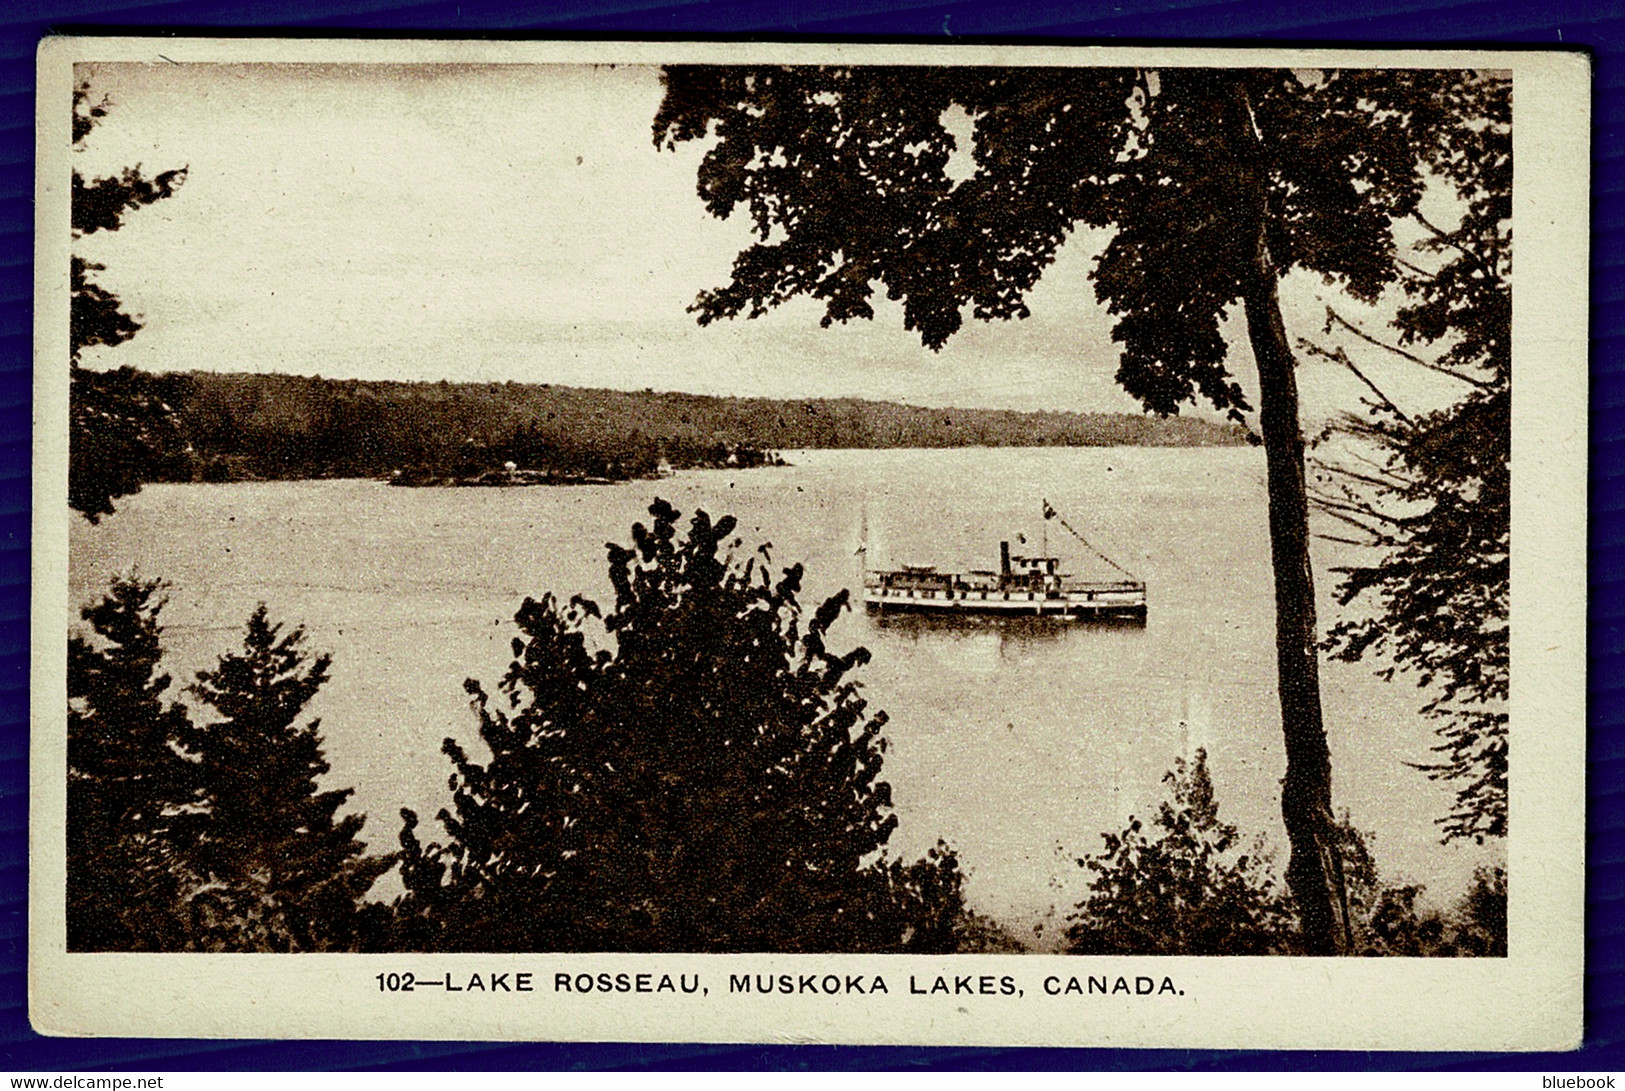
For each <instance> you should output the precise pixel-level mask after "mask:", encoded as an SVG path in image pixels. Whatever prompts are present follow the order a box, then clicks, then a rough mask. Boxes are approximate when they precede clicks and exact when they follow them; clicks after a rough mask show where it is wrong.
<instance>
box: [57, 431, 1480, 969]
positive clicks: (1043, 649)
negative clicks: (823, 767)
mask: <svg viewBox="0 0 1625 1091" xmlns="http://www.w3.org/2000/svg"><path fill="white" fill-rule="evenodd" d="M789 457H790V460H791V461H792V462H793V463H794V465H792V466H787V467H780V468H768V469H759V470H750V471H744V472H734V471H698V472H689V473H684V474H680V475H678V476H676V477H673V478H670V479H667V480H664V481H658V482H635V483H627V484H622V485H615V486H600V487H566V488H531V489H395V488H389V487H387V486H384V485H382V484H380V483H377V482H370V481H313V482H277V483H267V484H237V485H160V486H149V487H147V488H146V489H145V490H143V491H142V492H141V493H140V494H139V495H137V496H135V497H131V498H129V499H128V500H126V501H125V502H123V504H122V506H121V510H120V511H119V513H118V514H116V515H115V516H113V517H112V518H110V519H106V520H104V521H103V522H102V524H101V525H99V526H96V527H91V526H88V525H86V524H84V523H83V521H82V520H76V521H75V522H74V525H73V531H72V542H71V560H70V583H71V595H72V600H73V601H74V602H76V603H83V602H88V601H90V600H91V599H93V598H94V597H95V596H96V595H97V594H98V593H99V592H100V590H101V589H102V588H104V587H105V586H106V582H107V580H108V578H109V577H111V576H112V575H113V574H115V573H119V572H128V571H130V570H131V569H132V568H134V569H137V570H138V571H139V572H140V573H141V574H143V575H146V576H161V577H163V578H164V579H166V580H168V581H169V582H170V583H171V584H172V585H173V586H172V589H171V591H170V603H169V606H168V607H167V609H166V611H165V614H164V622H165V624H166V626H167V630H168V646H169V647H170V648H171V650H172V661H171V663H170V669H171V670H172V671H173V672H174V674H175V676H176V678H177V679H183V680H189V679H190V678H191V677H192V675H193V672H195V671H196V670H198V669H199V668H201V667H204V666H208V665H212V663H213V661H214V658H215V657H216V656H218V655H219V654H220V653H221V652H223V651H225V650H227V649H229V648H232V647H235V646H237V642H238V638H239V634H240V632H241V626H242V623H243V621H244V620H245V619H246V618H247V617H248V614H249V613H250V611H252V609H253V608H254V606H255V604H256V603H258V602H260V601H262V600H263V601H265V602H266V603H268V604H269V606H270V608H271V612H272V615H273V617H274V618H279V619H283V620H285V621H287V622H289V623H291V624H303V625H304V626H305V627H306V630H307V633H308V638H309V644H310V645H311V646H312V647H313V648H316V649H322V650H328V651H331V652H333V653H334V663H333V669H332V681H331V682H329V683H328V685H327V686H326V688H325V689H324V690H323V691H322V693H321V694H320V695H319V696H318V697H317V699H316V700H315V701H314V702H313V703H312V706H311V708H310V710H309V711H310V713H311V714H312V715H316V716H320V717H321V719H322V729H323V732H324V734H325V736H326V741H327V754H328V758H329V760H330V761H331V762H332V765H333V772H332V775H331V779H332V782H333V784H335V785H354V786H355V788H356V793H355V796H354V798H353V803H354V805H355V807H356V808H357V809H359V810H362V811H364V812H366V813H367V814H368V815H369V816H370V818H369V821H368V825H367V829H366V831H365V834H364V836H366V837H368V838H369V839H370V840H371V841H372V842H373V843H374V845H375V846H377V847H378V848H380V849H389V848H393V847H394V845H395V837H396V834H397V833H398V830H399V823H398V819H397V817H396V815H397V812H398V811H399V809H400V808H401V807H402V806H408V807H412V808H414V809H416V810H417V811H418V812H419V813H420V814H422V815H423V816H424V817H425V818H428V816H431V815H433V814H434V813H435V811H437V810H438V809H439V808H440V807H441V806H444V805H445V804H446V803H447V802H448V795H447V791H446V777H447V774H448V773H449V765H448V763H447V761H446V759H445V758H444V756H443V755H442V754H441V753H440V741H441V739H442V738H444V737H445V736H447V735H453V736H456V737H458V738H459V739H461V740H464V741H465V742H471V741H473V740H475V739H476V737H477V736H476V732H475V721H474V717H473V715H472V713H471V712H470V711H469V709H468V706H467V700H466V697H465V696H464V694H463V691H462V681H463V679H464V678H468V677H474V678H479V679H481V680H483V681H484V682H485V683H486V685H487V687H488V688H494V686H495V684H496V682H497V681H498V679H499V678H500V676H501V674H502V673H503V671H504V669H505V668H506V665H507V662H508V650H509V648H508V646H509V642H510V640H511V639H512V637H513V635H514V628H513V625H512V616H513V613H514V611H515V609H516V608H517V607H518V605H519V603H520V601H521V600H522V599H523V597H524V596H526V595H531V596H534V597H540V595H541V594H542V593H543V592H544V591H553V592H555V593H557V594H559V595H561V596H564V597H568V596H569V595H571V594H575V593H583V594H586V595H588V596H589V597H593V598H597V599H599V600H600V601H603V602H607V601H609V599H610V597H611V595H610V588H609V581H608V577H607V574H606V567H605V556H604V548H603V543H604V542H606V541H609V540H616V541H623V542H624V541H629V540H630V527H631V524H632V523H633V522H634V521H635V520H637V519H640V518H646V517H647V516H646V509H647V508H648V505H649V503H650V502H651V501H652V500H653V499H654V498H655V497H656V496H661V497H664V498H666V499H667V500H669V501H671V502H672V503H673V504H674V505H676V506H677V508H678V509H679V510H681V511H683V512H685V513H687V512H691V511H693V510H694V509H695V508H697V507H698V508H704V509H705V510H707V511H709V512H711V513H712V514H713V515H717V514H722V513H732V514H734V515H736V516H737V517H738V518H739V524H740V533H741V535H742V536H743V537H744V539H745V542H746V545H747V546H750V545H753V544H755V543H759V542H770V543H771V544H772V556H773V559H774V561H775V562H777V563H779V564H789V563H791V562H792V561H800V562H802V563H804V564H805V565H806V567H807V577H806V580H805V587H806V589H807V595H806V599H805V600H804V601H806V602H809V603H810V602H812V601H814V600H815V599H822V598H823V597H824V596H827V595H829V594H832V593H834V592H835V591H837V590H839V589H840V588H842V587H849V588H851V589H852V590H853V592H854V594H856V593H857V591H858V590H859V588H860V587H861V571H862V565H863V556H862V554H860V552H859V550H860V546H863V545H865V544H866V545H867V548H868V554H867V555H868V558H869V563H870V564H871V565H874V566H890V565H893V564H897V563H903V562H908V563H927V564H930V563H935V564H938V565H941V566H944V567H949V568H956V569H962V568H971V567H975V568H993V567H996V566H997V563H998V543H999V540H1000V538H1001V537H1008V538H1010V539H1011V542H1012V548H1013V549H1014V550H1015V551H1016V552H1021V551H1022V549H1023V547H1022V545H1021V543H1020V540H1019V539H1017V538H1016V535H1017V534H1018V533H1022V534H1025V535H1026V536H1027V539H1028V543H1029V545H1041V544H1042V543H1043V541H1044V535H1045V534H1046V533H1047V536H1048V538H1047V541H1048V545H1049V546H1050V547H1051V549H1052V551H1054V552H1058V553H1060V554H1061V555H1062V556H1063V557H1066V558H1067V559H1068V561H1069V563H1070V565H1071V567H1072V568H1073V569H1074V570H1075V571H1078V572H1080V573H1098V574H1100V575H1107V574H1109V569H1106V568H1105V567H1104V565H1102V564H1101V562H1099V561H1092V560H1090V559H1089V555H1088V553H1087V551H1085V550H1084V549H1083V547H1082V546H1081V545H1079V544H1078V543H1077V542H1076V541H1075V540H1072V539H1070V538H1068V537H1067V536H1065V532H1064V531H1062V530H1061V529H1060V528H1059V527H1058V526H1057V525H1056V524H1055V523H1053V522H1052V523H1049V524H1047V526H1046V524H1045V523H1044V521H1043V520H1042V519H1041V517H1040V514H1039V506H1040V500H1041V498H1048V499H1049V501H1050V502H1051V503H1052V504H1054V505H1055V506H1056V507H1057V508H1058V509H1060V511H1061V513H1062V514H1063V515H1064V516H1066V517H1067V518H1068V520H1069V521H1070V522H1071V523H1072V524H1073V526H1075V527H1076V528H1077V529H1078V530H1080V531H1082V532H1083V533H1084V534H1085V535H1087V536H1088V538H1089V539H1090V540H1091V541H1092V542H1093V543H1094V544H1095V545H1097V546H1099V547H1100V548H1101V549H1103V550H1104V551H1105V552H1106V553H1108V554H1110V555H1111V556H1112V557H1113V558H1114V559H1115V560H1117V561H1118V562H1119V563H1120V564H1122V565H1124V566H1125V567H1127V568H1128V569H1130V570H1132V571H1133V572H1134V573H1135V574H1136V575H1138V576H1139V577H1140V578H1142V579H1144V580H1145V581H1146V582H1147V584H1148V587H1149V597H1150V610H1149V617H1148V620H1147V623H1146V625H1145V626H1144V627H1143V628H1141V627H1121V626H1100V627H1096V626H1087V625H1078V626H1060V625H1047V624H1046V625H1038V624H1034V623H1029V624H1025V625H1023V624H1016V623H1006V624H1004V625H997V624H993V623H989V624H986V625H972V626H969V627H963V626H959V627H955V626H948V625H944V624H941V623H936V624H932V623H922V622H920V621H918V620H915V621H912V622H908V623H904V622H896V621H890V620H881V619H874V618H869V617H866V616H864V615H863V614H862V613H861V611H860V612H858V613H856V614H852V615H848V616H847V617H846V618H845V619H844V620H842V621H840V622H838V623H837V625H836V627H835V630H834V634H833V641H832V643H833V644H834V645H835V646H836V647H843V646H849V645H852V644H859V643H861V644H865V645H867V646H868V647H869V648H870V650H871V651H873V653H874V660H873V662H872V663H871V664H870V665H869V666H868V667H867V668H866V669H865V671H864V673H863V676H862V677H863V679H864V681H865V685H866V692H867V696H868V698H869V700H870V702H871V706H872V707H875V708H883V709H885V710H886V711H887V712H888V714H889V715H890V717H891V723H890V726H889V728H888V734H889V736H890V739H891V749H890V751H889V753H888V755H887V758H886V765H885V773H884V775H885V777H886V779H888V780H890V781H891V783H892V786H893V792H894V798H895V802H896V806H897V810H898V814H899V819H900V822H901V827H900V829H899V831H898V833H897V834H896V835H895V836H894V838H893V841H892V846H893V848H894V850H896V851H898V852H900V853H903V854H907V855H910V856H912V855H917V854H918V853H920V852H922V851H924V849H925V848H927V847H928V846H930V845H931V844H934V843H935V841H936V839H937V838H938V837H942V838H944V839H946V840H948V841H949V842H950V843H952V844H954V845H955V846H957V847H958V848H959V850H960V854H961V859H962V861H963V862H964V864H965V865H966V866H967V867H968V868H969V870H970V873H971V878H970V880H969V884H968V893H969V895H970V898H971V900H972V903H973V904H974V905H975V907H977V908H979V909H981V910H983V911H985V912H988V913H991V914H993V915H995V916H997V917H999V918H1000V919H1002V920H1004V921H1006V922H1007V923H1009V924H1010V925H1011V926H1012V927H1015V928H1017V929H1019V930H1021V931H1022V932H1025V933H1030V932H1031V931H1032V929H1033V928H1034V926H1038V927H1039V929H1040V933H1039V936H1040V941H1041V942H1042V940H1043V939H1044V938H1046V937H1054V936H1055V935H1056V934H1057V929H1058V928H1059V927H1061V921H1060V918H1061V917H1064V915H1065V913H1066V911H1067V908H1068V907H1070V906H1071V905H1073V904H1075V903H1076V902H1077V900H1078V899H1079V897H1080V896H1081V893H1082V890H1083V887H1082V883H1083V879H1084V873H1083V872H1082V871H1081V870H1080V869H1079V868H1078V867H1077V865H1076V863H1075V858H1076V857H1077V856H1078V855H1080V854H1081V853H1084V852H1092V851H1096V850H1098V849H1099V847H1100V837H1099V834H1100V831H1102V830H1117V829H1121V828H1122V826H1123V824H1124V822H1125V820H1126V818H1127V816H1128V815H1129V814H1130V813H1139V814H1142V815H1144V814H1146V813H1147V812H1148V811H1149V810H1151V809H1153V808H1154V806H1155V803H1156V801H1157V800H1158V799H1159V798H1160V797H1161V786H1160V783H1159V781H1160V778H1161V776H1162V774H1163V772H1164V771H1165V770H1166V769H1167V768H1168V767H1169V766H1170V764H1171V763H1172V762H1173V760H1174V759H1175V758H1176V757H1179V756H1181V755H1182V754H1188V753H1190V752H1191V751H1194V750H1195V748H1197V747H1199V746H1200V747H1206V749H1207V751H1208V754H1209V764H1210V768H1211V769H1212V772H1213V776H1214V781H1215V786H1216V789H1217V792H1218V795H1219V800H1220V813H1221V816H1223V817H1226V818H1228V819H1229V820H1230V821H1233V822H1236V823H1238V824H1240V825H1241V826H1242V828H1243V830H1244V831H1246V832H1247V833H1248V834H1249V835H1250V834H1251V833H1253V832H1257V831H1262V832H1264V833H1266V834H1267V835H1268V837H1269V839H1270V841H1271V843H1272V844H1273V845H1274V846H1275V847H1276V849H1277V851H1278V854H1279V855H1278V860H1277V862H1278V864H1280V865H1283V866H1284V862H1285V859H1284V858H1285V845H1286V839H1285V834H1284V832H1283V831H1282V829H1281V825H1280V815H1279V804H1280V797H1279V779H1280V776H1281V773H1282V771H1283V769H1284V764H1285V758H1284V754H1283V751H1282V747H1281V741H1280V719H1279V714H1278V711H1277V709H1276V705H1275V695H1274V685H1275V668H1274V644H1273V621H1272V617H1273V614H1272V598H1271V595H1272V592H1271V581H1270V570H1269V544H1268V538H1267V532H1266V529H1265V521H1264V520H1265V510H1266V509H1265V494H1264V462H1263V455H1262V453H1261V452H1260V451H1257V450H1253V449H1251V448H1223V449H1202V450H1179V449H1153V448H1082V449H1055V450H1047V449H1038V450H1013V449H1004V450H977V449H973V450H957V451H808V452H796V453H792V454H791V455H790V456H789ZM1316 548H1317V552H1318V555H1317V558H1316V560H1317V569H1318V571H1317V576H1318V578H1319V581H1320V588H1321V592H1322V604H1321V617H1322V619H1323V623H1324V620H1325V619H1327V618H1330V617H1333V616H1335V613H1334V610H1333V608H1332V606H1331V603H1330V602H1329V601H1328V600H1327V597H1326V591H1327V590H1328V589H1329V587H1330V579H1329V577H1328V576H1327V574H1326V570H1327V568H1328V567H1329V566H1330V565H1333V564H1335V563H1337V562H1338V561H1339V560H1347V559H1348V557H1347V556H1346V555H1344V556H1341V557H1340V556H1339V555H1338V554H1337V553H1336V552H1335V548H1338V547H1331V546H1328V545H1326V544H1325V543H1317V547H1316ZM1323 688H1324V692H1325V704H1326V719H1327V725H1328V732H1329V734H1330V739H1331V746H1332V753H1333V762H1334V768H1335V769H1336V771H1337V783H1336V794H1337V801H1338V805H1339V806H1340V807H1346V808H1347V809H1348V810H1349V812H1350V813H1351V816H1352V818H1353V819H1354V821H1355V822H1356V824H1358V825H1359V826H1361V827H1362V828H1365V829H1368V830H1371V831H1374V832H1375V834H1376V840H1375V849H1376V853H1377V857H1378V860H1379V862H1380V863H1381V865H1382V866H1383V868H1384V871H1385V873H1386V874H1387V875H1389V876H1390V877H1392V878H1395V879H1399V878H1404V879H1406V880H1409V881H1422V882H1426V883H1428V884H1430V885H1431V886H1432V887H1433V888H1434V889H1435V891H1436V892H1437V893H1438V894H1439V895H1441V896H1443V897H1446V898H1448V897H1453V896H1454V895H1455V894H1456V893H1457V892H1458V891H1459V889H1460V888H1461V887H1462V886H1463V885H1464V884H1465V882H1466V881H1467V879H1468V878H1469V877H1470V875H1471V872H1472V868H1473V866H1474V865H1475V864H1476V863H1480V862H1484V861H1485V860H1486V859H1488V857H1486V856H1485V855H1484V850H1475V849H1467V848H1461V847H1453V848H1448V849H1447V848H1444V847H1441V846H1439V845H1438V843H1437V840H1438V839H1437V836H1436V833H1435V827H1434V825H1433V820H1434V819H1435V818H1436V817H1438V816H1439V815H1441V814H1443V813H1444V811H1445V808H1446V807H1447V806H1448V803H1449V792H1448V790H1445V789H1442V788H1439V787H1438V786H1436V785H1433V784H1430V783H1429V782H1428V781H1427V780H1426V779H1425V778H1423V777H1422V776H1421V774H1419V773H1417V772H1415V771H1414V770H1412V769H1410V768H1408V767H1407V765H1406V764H1405V763H1406V762H1418V761H1424V760H1426V759H1427V757H1428V747H1429V745H1430V743H1431V742H1432V735H1431V733H1430V728H1429V725H1428V724H1427V723H1426V722H1424V721H1423V720H1422V719H1421V717H1420V716H1418V715H1417V711H1416V710H1417V707H1418V705H1419V704H1420V703H1421V702H1420V700H1419V697H1418V693H1417V691H1416V690H1415V689H1414V688H1412V687H1411V686H1410V685H1409V684H1408V683H1405V682H1398V683H1384V682H1381V681H1379V680H1377V679H1375V678H1373V677H1372V676H1371V674H1370V672H1369V670H1368V669H1366V668H1365V667H1362V666H1359V665H1352V666H1351V665H1345V664H1327V665H1326V666H1325V667H1324V674H1323Z"/></svg>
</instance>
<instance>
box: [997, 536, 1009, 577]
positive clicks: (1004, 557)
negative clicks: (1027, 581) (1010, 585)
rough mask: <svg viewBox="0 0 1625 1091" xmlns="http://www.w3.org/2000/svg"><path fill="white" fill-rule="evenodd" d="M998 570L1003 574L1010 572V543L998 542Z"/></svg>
mask: <svg viewBox="0 0 1625 1091" xmlns="http://www.w3.org/2000/svg"><path fill="white" fill-rule="evenodd" d="M999 571H1000V572H1001V573H1003V574H1004V575H1006V576H1008V575H1009V574H1010V543H1009V542H1000V543H999Z"/></svg>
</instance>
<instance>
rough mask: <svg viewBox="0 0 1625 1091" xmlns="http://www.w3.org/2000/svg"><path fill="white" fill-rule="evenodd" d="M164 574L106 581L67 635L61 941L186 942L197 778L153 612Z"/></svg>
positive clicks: (160, 602) (74, 946) (92, 946)
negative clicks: (185, 866)
mask: <svg viewBox="0 0 1625 1091" xmlns="http://www.w3.org/2000/svg"><path fill="white" fill-rule="evenodd" d="M163 606H164V599H163V584H162V583H160V582H159V581H156V580H141V579H137V578H133V577H132V578H128V579H122V580H118V581H115V582H114V584H113V586H112V588H111V589H110V590H109V592H108V594H107V595H106V596H105V597H104V598H102V599H101V600H100V601H98V602H96V603H93V604H91V605H89V606H86V607H85V608H84V609H83V610H82V611H81V612H80V616H81V617H83V619H84V620H85V621H86V622H87V623H88V624H89V627H90V631H89V632H88V633H85V632H79V633H72V634H70V635H69V637H68V821H67V839H68V845H67V848H68V852H67V862H68V906H67V927H68V949H69V950H75V951H81V950H103V951H106V950H122V951H138V950H163V949H166V948H173V947H174V946H176V945H178V944H180V943H182V942H184V931H185V929H184V926H183V925H182V924H181V922H180V919H179V917H178V915H177V914H175V913H172V912H166V909H168V908H169V907H172V906H175V905H176V904H177V903H178V902H179V901H180V897H181V895H180V888H181V886H182V882H183V880H182V878H181V876H180V874H179V872H180V870H181V865H180V863H179V858H180V855H181V854H182V853H183V852H184V851H185V849H186V848H187V846H188V845H189V844H190V842H191V831H190V829H189V828H188V823H189V819H190V813H189V808H195V807H196V805H197V804H199V803H200V802H201V792H202V778H201V777H200V775H199V771H198V769H197V767H196V765H195V764H194V763H192V762H191V761H189V760H188V759H187V758H186V757H185V756H184V755H183V753H182V750H181V748H182V747H183V746H185V745H186V743H187V742H188V741H189V740H190V738H191V721H190V719H189V718H188V716H187V714H186V710H185V708H183V707H182V706H180V705H179V704H177V703H175V702H174V701H172V700H170V699H169V687H170V677H169V675H167V674H164V673H162V671H161V670H160V669H159V663H160V661H161V659H162V658H163V649H162V647H161V643H160V640H161V637H162V634H163V627H162V626H161V625H160V624H159V621H158V618H159V615H160V613H161V612H162V610H163Z"/></svg>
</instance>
